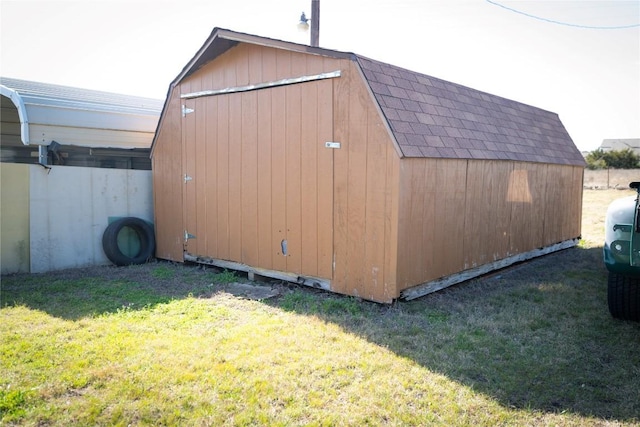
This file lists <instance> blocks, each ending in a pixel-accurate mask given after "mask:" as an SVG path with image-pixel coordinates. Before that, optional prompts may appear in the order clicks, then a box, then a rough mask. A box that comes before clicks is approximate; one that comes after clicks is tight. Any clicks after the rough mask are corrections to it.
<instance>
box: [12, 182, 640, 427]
mask: <svg viewBox="0 0 640 427" xmlns="http://www.w3.org/2000/svg"><path fill="white" fill-rule="evenodd" d="M627 194H632V193H631V192H627V191H619V190H600V191H598V190H586V191H585V193H584V215H583V240H582V241H581V243H580V245H579V247H577V248H574V249H569V250H565V251H562V252H559V253H555V254H552V255H549V256H546V257H543V258H539V259H535V260H533V261H530V262H527V263H523V264H520V265H517V266H514V267H512V268H509V269H505V270H502V271H500V272H497V273H494V274H491V275H488V276H485V277H482V278H479V279H476V280H473V281H470V282H467V283H464V284H460V285H457V286H454V287H451V288H448V289H446V290H444V291H441V292H438V293H435V294H431V295H427V296H425V297H423V298H420V299H417V300H414V301H410V302H397V303H395V304H393V305H390V306H385V305H379V304H374V303H370V302H365V301H360V300H357V299H355V298H349V297H344V296H339V295H333V294H329V293H325V292H322V291H318V290H314V289H310V288H302V287H297V286H293V285H286V284H281V283H269V284H265V285H264V286H268V287H270V288H272V289H273V290H274V291H276V292H277V293H278V295H277V296H275V297H273V298H269V299H266V300H252V299H248V298H243V297H240V296H238V293H237V292H235V291H234V290H235V289H236V288H235V287H234V286H233V285H232V284H231V283H232V282H236V281H241V282H246V278H243V277H241V276H237V277H236V276H234V275H233V274H232V273H229V272H220V271H217V270H214V269H211V268H202V267H198V266H193V265H191V266H183V265H176V264H172V263H166V262H157V263H149V264H146V265H143V266H133V267H125V268H116V267H99V268H93V269H81V270H70V271H64V272H57V273H52V274H36V275H11V276H3V277H2V282H1V293H0V297H1V302H0V307H1V309H0V425H34V426H36V425H37V426H40V425H65V426H66V425H87V426H89V425H110V426H111V425H122V426H127V425H133V426H135V425H211V426H223V425H230V426H231V425H234V426H235V425H242V426H244V425H269V426H271V425H276V426H277V425H280V426H292V425H317V426H323V425H327V426H333V425H335V426H360V425H372V426H378V425H379V426H411V425H463V426H464V425H469V426H471V425H473V426H478V425H480V426H494V425H536V426H537V425H543V426H551V425H553V426H555V425H559V426H583V425H591V426H601V425H603V426H618V425H640V398H639V396H640V351H639V350H640V324H638V323H631V322H622V321H618V320H615V319H612V318H611V317H610V316H609V313H608V310H607V303H606V271H605V269H604V267H603V265H602V261H601V245H602V243H601V242H602V240H603V230H602V227H603V224H604V222H603V220H604V213H605V209H606V206H607V204H608V203H609V202H610V201H611V200H613V199H615V198H618V197H622V196H624V195H627Z"/></svg>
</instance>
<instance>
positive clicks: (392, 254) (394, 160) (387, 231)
mask: <svg viewBox="0 0 640 427" xmlns="http://www.w3.org/2000/svg"><path fill="white" fill-rule="evenodd" d="M386 150H387V157H386V158H387V162H386V168H385V170H384V173H385V176H386V177H387V181H386V189H385V221H384V242H385V243H384V248H385V253H384V258H385V268H384V283H385V289H389V294H390V295H396V296H397V295H398V293H399V292H400V286H399V284H400V274H399V257H400V255H399V253H400V252H399V239H400V232H399V228H400V219H399V218H400V212H399V211H400V209H399V207H400V191H399V189H400V158H399V157H398V154H397V153H396V151H395V148H394V147H393V144H391V143H387V144H386Z"/></svg>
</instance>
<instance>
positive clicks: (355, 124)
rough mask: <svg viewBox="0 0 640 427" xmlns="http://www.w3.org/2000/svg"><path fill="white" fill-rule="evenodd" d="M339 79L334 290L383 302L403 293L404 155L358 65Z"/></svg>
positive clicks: (352, 65) (335, 173)
mask: <svg viewBox="0 0 640 427" xmlns="http://www.w3.org/2000/svg"><path fill="white" fill-rule="evenodd" d="M345 63H346V64H347V66H345V67H343V69H342V72H343V75H342V77H341V78H340V79H338V80H337V81H336V82H335V86H334V90H335V92H336V94H335V97H334V104H335V107H334V117H335V122H334V126H335V136H336V141H339V142H341V143H342V148H341V149H339V150H336V151H335V157H334V160H335V165H334V171H335V172H334V179H335V184H334V205H335V211H334V239H335V242H334V262H335V271H334V277H333V282H332V290H333V291H336V292H340V293H344V294H348V295H356V296H360V297H362V298H365V299H370V300H374V301H380V302H391V300H392V299H393V298H395V297H396V296H397V289H396V269H395V263H396V259H397V253H396V251H397V247H396V246H395V244H394V242H395V239H396V236H397V226H398V225H397V224H398V223H397V203H398V191H397V188H398V176H399V165H400V159H399V157H398V155H397V154H396V151H395V148H394V146H393V143H392V141H391V140H390V137H389V134H388V132H387V129H386V128H385V126H384V123H383V122H382V119H381V117H380V114H379V112H378V110H377V109H376V107H375V104H374V102H373V98H372V97H371V95H370V94H369V93H368V91H367V88H366V86H365V85H364V84H363V82H362V79H361V77H360V74H359V72H358V70H357V69H356V66H355V64H354V63H351V62H347V61H345Z"/></svg>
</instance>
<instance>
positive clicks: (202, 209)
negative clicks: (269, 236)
mask: <svg viewBox="0 0 640 427" xmlns="http://www.w3.org/2000/svg"><path fill="white" fill-rule="evenodd" d="M201 87H202V86H201ZM194 101H195V103H194V109H195V111H194V112H193V113H191V114H188V116H194V118H195V141H194V143H195V151H194V154H195V159H194V168H195V169H194V170H193V181H191V182H189V183H188V184H187V185H188V186H190V187H191V190H193V191H194V196H193V197H194V199H195V206H194V209H195V224H194V228H193V229H192V230H193V231H190V233H192V234H194V235H195V236H196V238H195V239H193V242H194V243H195V248H194V249H193V250H194V251H195V252H194V253H196V254H198V255H200V254H206V253H207V221H206V217H207V191H206V189H207V177H206V175H207V174H206V170H207V165H206V150H207V145H206V123H207V114H208V112H207V101H206V99H205V98H198V99H196V100H194Z"/></svg>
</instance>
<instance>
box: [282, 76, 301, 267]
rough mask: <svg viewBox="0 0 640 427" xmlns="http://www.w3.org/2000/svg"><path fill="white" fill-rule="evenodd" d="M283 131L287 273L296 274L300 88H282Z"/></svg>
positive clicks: (298, 207)
mask: <svg viewBox="0 0 640 427" xmlns="http://www.w3.org/2000/svg"><path fill="white" fill-rule="evenodd" d="M284 88H285V93H286V102H285V103H286V129H285V144H286V147H285V170H286V182H285V188H286V190H285V191H286V219H287V230H286V241H287V254H286V260H287V271H289V272H293V273H297V274H300V273H301V271H302V270H301V267H302V264H301V262H302V258H301V250H302V230H301V226H302V225H301V210H300V208H301V200H300V183H301V170H300V138H301V107H302V105H301V98H300V95H301V92H300V85H290V86H285V87H284Z"/></svg>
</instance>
